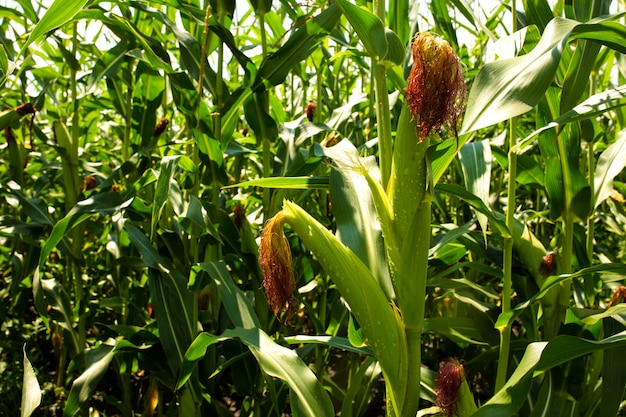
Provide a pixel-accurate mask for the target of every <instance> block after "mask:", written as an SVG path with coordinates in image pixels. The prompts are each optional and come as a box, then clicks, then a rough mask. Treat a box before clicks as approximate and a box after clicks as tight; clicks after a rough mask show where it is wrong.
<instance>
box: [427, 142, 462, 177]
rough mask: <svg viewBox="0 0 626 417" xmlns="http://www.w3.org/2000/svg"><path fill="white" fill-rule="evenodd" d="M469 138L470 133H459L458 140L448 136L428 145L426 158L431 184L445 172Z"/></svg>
mask: <svg viewBox="0 0 626 417" xmlns="http://www.w3.org/2000/svg"><path fill="white" fill-rule="evenodd" d="M469 138H470V135H461V136H459V141H458V142H457V141H456V140H455V139H454V138H450V139H447V140H444V141H441V142H438V143H436V144H434V145H430V147H429V148H428V160H429V161H430V171H431V174H432V177H433V184H437V183H438V182H439V179H440V178H441V176H442V175H443V174H444V173H445V172H446V170H447V169H448V167H449V166H450V164H451V163H452V161H454V159H455V158H456V155H457V153H458V152H459V150H460V149H461V147H462V146H463V145H464V144H465V143H467V141H468V140H469Z"/></svg>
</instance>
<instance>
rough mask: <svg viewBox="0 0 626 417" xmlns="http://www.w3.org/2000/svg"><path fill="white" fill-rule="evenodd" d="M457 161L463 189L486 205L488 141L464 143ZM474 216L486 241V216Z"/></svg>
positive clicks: (487, 191) (489, 175)
mask: <svg viewBox="0 0 626 417" xmlns="http://www.w3.org/2000/svg"><path fill="white" fill-rule="evenodd" d="M459 161H461V168H462V170H463V178H464V180H465V188H467V190H468V191H470V192H471V193H472V194H474V195H475V196H476V197H478V198H480V199H481V200H482V201H483V203H485V205H488V204H489V194H490V190H489V186H490V183H491V161H492V156H491V145H490V144H489V141H487V140H481V141H480V142H470V143H466V144H465V145H463V146H462V147H461V150H460V152H459ZM476 216H477V217H478V222H479V223H480V227H481V228H482V231H483V235H484V236H485V239H486V238H487V215H485V214H483V213H480V212H479V213H477V214H476Z"/></svg>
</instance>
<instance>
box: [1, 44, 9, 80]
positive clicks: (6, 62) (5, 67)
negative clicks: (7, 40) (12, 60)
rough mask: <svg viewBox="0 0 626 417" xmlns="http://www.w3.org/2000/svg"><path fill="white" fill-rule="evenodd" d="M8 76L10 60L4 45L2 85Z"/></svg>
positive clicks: (2, 51)
mask: <svg viewBox="0 0 626 417" xmlns="http://www.w3.org/2000/svg"><path fill="white" fill-rule="evenodd" d="M7 75H9V58H8V57H7V52H6V50H5V49H4V45H0V85H2V84H3V83H4V79H5V78H6V76H7Z"/></svg>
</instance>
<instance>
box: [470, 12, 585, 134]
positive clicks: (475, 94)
mask: <svg viewBox="0 0 626 417" xmlns="http://www.w3.org/2000/svg"><path fill="white" fill-rule="evenodd" d="M578 24H579V23H578V22H575V21H573V20H568V19H563V18H559V17H557V18H555V19H553V20H552V21H550V23H549V24H548V26H547V27H546V29H545V31H544V33H543V35H542V37H541V40H540V41H539V43H538V44H537V46H536V47H535V48H534V49H533V50H532V51H531V52H530V53H528V54H526V55H522V56H518V57H515V58H510V59H503V60H499V61H495V62H491V63H489V64H487V65H485V66H484V67H483V68H482V69H481V70H480V72H479V73H478V75H477V76H476V79H475V80H474V84H473V85H472V89H471V91H470V94H469V98H468V103H470V105H469V106H468V108H467V111H466V113H465V116H464V118H463V127H462V129H461V131H462V132H463V133H467V132H471V131H473V130H477V129H481V128H484V127H487V126H491V125H493V124H496V123H498V122H501V121H504V120H507V119H510V118H512V117H515V116H519V115H520V114H523V113H526V112H527V111H530V110H532V108H533V107H534V106H535V105H536V104H537V103H538V102H539V100H540V99H541V98H542V97H543V95H544V93H545V91H546V89H547V88H548V86H549V85H550V83H552V80H553V78H554V73H555V71H556V69H557V68H558V65H559V60H560V58H561V53H562V50H563V48H564V47H565V43H566V40H567V35H568V33H569V32H570V31H571V30H572V29H573V28H574V27H575V26H576V25H578Z"/></svg>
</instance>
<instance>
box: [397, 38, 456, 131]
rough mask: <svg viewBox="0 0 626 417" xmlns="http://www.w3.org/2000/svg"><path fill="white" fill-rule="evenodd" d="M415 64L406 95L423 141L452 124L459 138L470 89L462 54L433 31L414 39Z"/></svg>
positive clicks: (412, 116)
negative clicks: (464, 71) (460, 125)
mask: <svg viewBox="0 0 626 417" xmlns="http://www.w3.org/2000/svg"><path fill="white" fill-rule="evenodd" d="M412 51H413V67H412V68H411V72H410V74H409V78H408V83H407V88H406V98H407V102H408V105H409V109H410V110H411V118H412V119H413V120H415V121H416V122H417V123H418V125H419V136H420V141H421V140H423V139H424V138H426V137H428V135H430V133H431V131H432V130H439V129H441V128H442V127H443V126H444V125H449V126H450V127H451V128H452V129H453V130H454V135H455V137H456V138H457V141H458V130H457V127H458V123H459V119H460V117H461V114H462V113H463V110H464V108H465V97H466V95H467V90H466V88H465V81H464V79H463V69H462V67H461V62H460V60H459V57H458V56H457V55H456V53H455V52H454V50H453V49H452V47H451V46H450V44H449V43H448V42H446V41H445V40H443V39H441V38H438V37H436V36H434V35H432V34H430V33H419V34H417V35H416V36H415V38H414V39H413V47H412Z"/></svg>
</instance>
